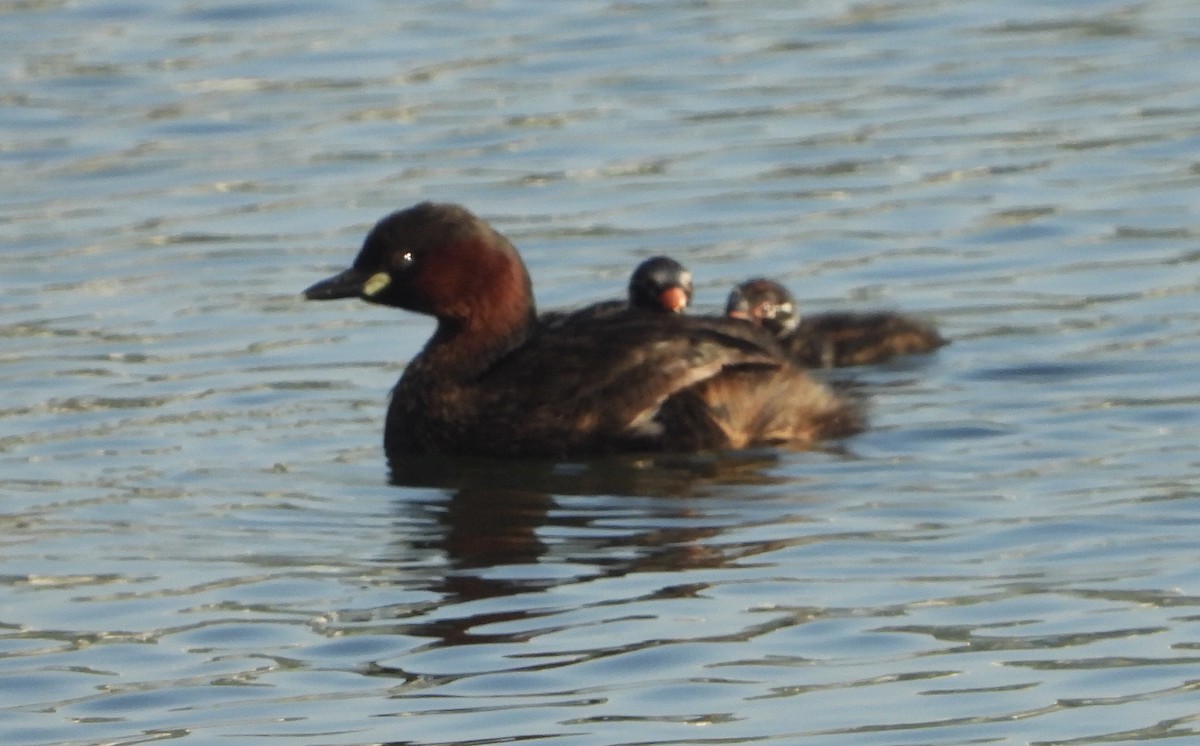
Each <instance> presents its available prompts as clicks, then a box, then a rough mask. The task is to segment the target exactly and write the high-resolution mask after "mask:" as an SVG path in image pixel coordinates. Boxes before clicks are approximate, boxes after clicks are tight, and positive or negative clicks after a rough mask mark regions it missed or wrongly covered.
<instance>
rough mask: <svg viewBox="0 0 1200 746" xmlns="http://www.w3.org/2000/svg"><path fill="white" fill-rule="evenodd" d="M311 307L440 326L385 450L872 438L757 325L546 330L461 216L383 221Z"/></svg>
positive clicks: (501, 242) (609, 324) (492, 242)
mask: <svg viewBox="0 0 1200 746" xmlns="http://www.w3.org/2000/svg"><path fill="white" fill-rule="evenodd" d="M305 295H306V297H308V298H310V299H316V300H323V299H332V298H344V297H360V298H362V299H364V300H366V301H369V302H372V303H379V304H383V305H388V306H394V307H397V308H404V309H407V310H411V311H416V312H419V313H426V314H429V315H432V316H434V317H436V318H437V321H438V325H437V330H436V331H435V332H434V335H433V337H432V338H431V339H430V340H429V341H428V342H427V343H426V345H425V347H424V348H423V349H422V350H421V352H420V353H418V354H417V355H416V357H414V358H413V359H412V361H411V362H410V363H409V365H408V367H407V368H406V369H405V371H404V374H403V375H402V376H401V378H400V381H399V382H398V383H397V384H396V388H395V390H394V391H393V393H392V401H391V405H390V406H389V408H388V415H387V423H386V426H385V431H384V445H385V448H386V449H387V450H388V452H389V454H411V453H451V454H455V453H457V454H494V455H542V456H563V455H576V454H578V455H585V454H595V453H604V452H612V451H643V450H644V451H664V450H666V451H694V450H701V449H722V448H742V447H746V446H752V445H765V444H787V445H792V446H805V445H808V444H810V443H812V442H813V441H815V440H818V439H820V438H828V437H838V436H842V435H848V434H850V433H853V432H856V431H858V430H860V429H861V427H862V417H861V415H860V413H859V412H858V410H857V409H856V408H855V407H854V406H853V405H852V404H851V403H849V402H848V401H846V400H845V399H843V398H841V397H840V396H839V395H837V394H835V393H834V392H832V391H831V390H829V389H828V388H827V387H825V386H824V385H822V384H820V383H818V382H816V381H813V380H812V379H811V378H809V377H808V376H807V374H805V373H804V371H802V370H800V369H799V368H797V367H796V366H794V365H793V364H792V363H791V362H789V361H788V360H787V359H786V357H785V356H784V355H783V354H782V353H781V351H780V350H779V347H778V345H777V344H776V343H775V340H774V339H773V338H772V336H771V335H770V334H768V333H766V332H765V331H763V330H761V329H758V328H756V327H753V326H751V325H748V324H744V323H741V322H738V321H735V320H732V319H726V318H722V317H716V318H695V317H688V316H684V315H682V314H677V313H646V312H645V311H643V310H640V309H636V308H626V309H620V310H618V311H616V312H614V313H605V314H599V315H586V314H584V315H580V316H575V315H574V314H572V315H569V316H567V317H565V318H563V319H561V320H560V322H558V323H555V324H552V325H551V324H545V323H539V322H538V320H537V315H536V309H535V307H534V302H533V295H532V293H531V286H530V281H529V276H528V274H527V272H526V270H525V266H524V264H523V263H522V262H521V258H520V256H519V255H518V253H517V251H516V249H515V248H514V247H513V245H512V244H511V243H509V241H508V240H507V239H506V238H504V236H502V235H500V234H499V233H497V232H496V231H494V230H493V229H492V228H491V227H490V226H489V225H488V224H487V223H486V222H484V221H483V220H480V219H479V218H477V217H476V216H474V215H473V214H471V213H470V212H468V211H467V210H466V209H465V208H462V207H460V206H457V205H450V204H431V203H422V204H419V205H416V206H415V207H411V208H409V209H407V210H401V211H399V212H396V213H393V214H391V215H389V216H387V217H385V218H384V219H383V220H381V221H380V222H379V223H378V224H377V225H376V226H375V228H374V229H372V231H371V232H370V234H369V235H368V236H367V238H366V241H365V243H364V245H363V249H362V251H361V252H360V253H359V255H358V257H357V258H356V259H355V260H354V265H353V266H352V267H351V268H350V269H349V270H346V271H345V272H342V273H341V274H339V275H336V276H335V277H332V278H330V279H328V280H325V281H323V282H319V283H317V284H316V285H313V286H312V287H310V288H309V289H308V290H306V291H305Z"/></svg>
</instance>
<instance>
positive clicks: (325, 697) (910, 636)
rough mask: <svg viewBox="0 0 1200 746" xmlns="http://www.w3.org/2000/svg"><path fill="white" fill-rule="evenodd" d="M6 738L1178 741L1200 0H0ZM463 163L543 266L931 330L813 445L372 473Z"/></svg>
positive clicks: (1187, 605)
mask: <svg viewBox="0 0 1200 746" xmlns="http://www.w3.org/2000/svg"><path fill="white" fill-rule="evenodd" d="M0 49H2V50H3V51H2V52H0V81H2V86H0V100H2V101H3V106H0V385H2V386H3V389H4V391H5V392H7V396H6V397H5V398H4V401H3V403H0V527H2V528H0V542H2V543H0V682H2V683H3V691H4V696H3V697H2V698H0V742H3V743H5V744H23V745H29V746H47V745H49V744H70V745H72V746H74V745H81V744H141V743H149V742H155V741H171V740H174V741H181V742H183V743H186V744H202V743H204V744H207V743H214V744H215V743H220V744H229V743H239V744H240V743H268V742H275V743H297V744H300V743H303V744H331V745H332V744H339V745H340V744H379V743H393V744H413V745H415V744H421V745H427V746H432V745H433V744H445V745H449V744H455V745H456V746H467V745H469V744H470V745H475V744H500V743H526V742H529V743H545V744H555V746H560V745H561V746H576V745H578V746H584V745H586V746H601V745H604V746H609V745H611V746H617V745H630V746H632V745H633V744H638V745H639V746H641V745H646V744H654V745H655V746H658V745H662V744H745V743H780V744H793V743H803V744H855V745H856V746H857V745H859V744H881V745H882V744H886V745H888V746H893V745H896V744H968V743H970V744H978V743H995V744H1067V743H1069V744H1089V743H1112V742H1137V741H1149V740H1152V739H1154V740H1157V739H1176V742H1181V743H1182V742H1190V738H1195V737H1197V735H1198V733H1200V725H1198V723H1200V705H1198V704H1197V702H1198V701H1200V700H1197V697H1196V692H1195V690H1196V687H1197V682H1198V681H1200V625H1198V620H1200V543H1198V542H1197V539H1196V535H1197V527H1198V525H1200V504H1198V501H1197V494H1198V485H1200V479H1198V474H1200V468H1198V465H1200V459H1198V458H1197V455H1196V453H1197V450H1196V445H1197V442H1198V441H1197V434H1198V433H1200V385H1198V384H1200V374H1197V372H1196V362H1197V361H1198V360H1200V331H1197V330H1198V329H1200V323H1198V322H1200V310H1198V309H1200V302H1198V301H1200V298H1198V296H1200V275H1198V273H1197V269H1198V267H1200V241H1198V238H1200V229H1198V228H1197V226H1200V214H1198V210H1200V207H1198V206H1200V155H1198V154H1200V116H1198V114H1200V64H1197V61H1198V60H1200V5H1197V4H1195V3H1193V2H1191V0H1142V1H1141V2H1131V1H1129V0H1114V1H1112V2H1109V1H1108V0H1088V1H1083V0H1059V1H1058V2H1044V1H1039V2H1034V1H1033V0H1017V1H1016V2H1008V3H990V2H983V1H982V0H956V1H954V2H951V1H950V0H928V1H924V0H922V1H919V2H908V3H869V2H771V1H769V0H742V1H740V2H707V3H692V2H653V3H649V2H647V3H638V2H586V1H584V0H566V1H564V2H557V3H535V2H530V1H528V0H525V1H519V0H516V1H514V2H470V3H447V2H438V3H434V2H426V3H382V2H372V3H356V4H345V3H326V2H271V1H269V0H268V1H264V2H258V3H250V4H247V3H195V2H185V1H183V0H162V1H160V0H155V1H154V2H149V1H146V2H137V1H130V2H119V3H112V2H99V1H94V2H93V1H88V0H83V1H80V2H58V1H56V0H30V1H29V2H6V3H0ZM423 199H439V200H451V201H456V202H461V203H463V204H466V205H467V206H469V207H470V208H471V209H473V210H474V211H476V212H477V213H479V214H480V215H482V216H484V217H486V218H487V219H488V220H489V221H491V222H492V223H493V224H494V225H495V226H496V227H497V228H498V229H499V230H501V231H503V232H504V233H506V234H507V235H508V236H510V237H511V238H512V239H513V241H514V242H515V243H516V244H517V245H518V246H519V247H520V248H521V251H522V253H523V255H524V257H525V259H526V261H527V263H528V265H529V267H530V270H531V273H532V275H533V279H534V283H535V288H536V292H537V297H538V302H539V304H540V305H541V306H542V307H543V308H551V307H556V306H564V305H576V304H581V303H585V302H590V301H594V300H598V299H602V298H608V297H612V296H614V295H618V294H620V292H621V289H622V287H623V284H624V281H625V278H626V277H627V274H628V272H629V270H630V269H631V268H632V267H633V266H634V265H635V264H636V263H637V261H639V260H640V259H641V258H644V257H646V256H649V255H652V254H656V253H669V254H672V255H674V256H676V257H677V258H679V259H681V260H683V261H684V262H686V263H687V264H688V265H689V267H690V268H691V269H692V271H693V273H694V274H695V276H696V279H697V301H698V305H699V306H700V307H701V308H702V309H709V310H711V309H713V308H716V307H717V306H719V305H720V303H721V302H722V301H723V299H724V296H725V293H726V292H727V290H728V288H729V286H730V285H731V284H732V283H733V282H735V281H737V280H740V279H744V278H746V277H748V276H752V275H759V274H766V275H772V276H776V277H778V278H780V279H781V280H783V281H784V282H786V283H787V284H788V285H789V286H790V287H791V288H792V290H793V291H794V292H795V293H796V294H797V296H798V297H799V298H800V299H801V302H802V304H803V306H804V307H805V308H808V309H820V310H826V309H835V308H836V309H871V308H888V309H899V310H903V311H905V312H911V313H916V314H919V315H922V316H925V317H927V318H929V319H931V320H933V321H935V322H936V323H937V324H938V326H939V327H940V328H941V329H942V331H943V332H944V333H945V334H946V335H947V336H949V337H951V338H952V339H953V340H954V342H953V344H952V345H950V346H949V347H947V348H945V349H943V350H941V351H939V352H938V353H937V354H935V355H931V356H925V357H918V358H910V359H904V360H899V361H896V362H894V363H890V364H888V365H885V366H877V367H873V368H866V369H859V370H855V371H844V372H841V373H839V374H838V377H839V378H843V379H848V380H851V381H853V382H854V383H855V385H856V386H857V387H858V388H859V389H860V390H862V391H863V392H864V393H865V395H866V396H867V398H868V405H869V409H870V416H871V420H872V428H871V430H870V431H868V432H867V433H865V434H863V435H861V436H857V437H855V438H852V439H850V440H848V441H846V442H845V443H842V444H839V446H838V447H835V448H831V449H829V450H825V451H819V452H813V453H773V452H757V453H750V454H727V455H719V456H706V457H703V458H698V459H691V460H681V461H676V462H670V463H659V464H652V463H644V462H640V461H637V460H629V459H614V460H605V461H600V462H582V463H566V464H540V463H512V464H495V463H486V462H485V463H471V464H458V465H456V467H455V468H454V469H453V470H451V471H450V472H447V470H446V469H440V468H435V466H430V465H425V466H426V467H428V468H423V469H418V470H416V471H414V472H410V473H407V474H406V475H405V476H404V478H402V479H400V480H399V482H400V483H399V484H392V483H389V477H388V470H387V467H386V465H385V463H384V459H383V455H382V452H381V448H380V441H381V430H382V421H383V413H384V409H385V406H386V395H387V391H388V389H389V387H390V386H391V385H392V384H393V383H394V381H395V380H396V378H397V377H398V376H399V374H400V371H401V370H402V369H403V366H404V363H405V362H406V361H407V359H408V358H409V357H411V355H413V354H414V353H415V352H416V350H418V349H419V348H420V345H421V344H422V343H423V342H424V340H425V339H426V338H427V337H428V335H429V333H430V331H431V328H432V324H431V322H430V321H429V320H428V319H425V318H423V317H418V316H414V315H411V314H404V313H400V312H397V311H394V310H389V309H382V308H378V307H370V306H367V305H366V304H361V303H356V302H351V301H346V302H343V303H322V304H315V303H305V302H304V301H303V300H301V299H300V297H299V291H300V290H301V289H303V288H304V287H307V286H308V285H309V284H311V283H312V282H314V281H316V280H318V279H321V278H322V277H325V276H326V275H327V274H329V273H330V272H331V271H332V270H334V269H337V268H339V267H341V266H344V265H345V264H346V263H347V262H348V261H349V260H350V259H351V258H352V257H353V255H354V253H355V251H356V250H357V248H358V245H359V242H361V240H362V237H363V235H364V234H365V232H366V230H367V229H368V228H369V227H370V226H371V225H372V224H373V223H374V221H375V220H377V219H378V218H379V217H381V216H382V215H384V214H385V213H387V212H389V211H391V210H394V209H397V208H399V207H404V206H407V205H409V204H412V203H414V202H417V201H420V200H423Z"/></svg>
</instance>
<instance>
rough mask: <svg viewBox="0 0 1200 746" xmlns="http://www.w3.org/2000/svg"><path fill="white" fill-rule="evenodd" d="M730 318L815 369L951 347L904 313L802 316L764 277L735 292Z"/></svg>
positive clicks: (784, 291)
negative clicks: (759, 332) (769, 335)
mask: <svg viewBox="0 0 1200 746" xmlns="http://www.w3.org/2000/svg"><path fill="white" fill-rule="evenodd" d="M725 313H726V314H727V315H728V316H730V317H732V318H737V319H742V320H745V321H750V322H752V323H754V324H757V325H759V326H762V327H763V328H764V329H766V330H767V331H769V332H771V333H772V334H774V335H775V337H776V338H777V339H778V340H779V344H780V345H782V346H783V348H784V349H785V350H786V351H787V353H788V355H790V356H791V358H792V360H793V361H795V362H796V363H797V364H799V365H803V366H805V367H810V368H839V367H844V366H850V365H870V364H872V363H881V362H884V361H885V360H889V359H891V358H893V357H896V356H897V355H911V354H916V353H923V352H932V351H933V350H936V349H937V348H939V347H941V346H943V345H946V344H949V342H948V340H946V339H945V338H944V337H942V335H941V334H939V333H938V331H937V329H935V328H934V327H933V326H931V325H929V324H927V323H925V322H923V321H919V320H917V319H915V318H913V317H911V316H906V315H904V314H900V313H892V312H888V311H867V312H854V311H845V312H842V311H831V312H826V313H819V314H813V315H810V316H801V315H799V314H798V313H797V310H796V301H795V299H794V298H793V297H792V294H791V293H790V292H788V290H787V288H785V287H783V286H782V285H780V284H779V283H777V282H775V281H774V280H768V279H763V278H758V279H754V280H749V281H747V282H743V283H742V284H740V285H738V286H737V287H735V288H734V289H733V291H732V292H731V293H730V294H729V300H728V301H727V303H726V304H725Z"/></svg>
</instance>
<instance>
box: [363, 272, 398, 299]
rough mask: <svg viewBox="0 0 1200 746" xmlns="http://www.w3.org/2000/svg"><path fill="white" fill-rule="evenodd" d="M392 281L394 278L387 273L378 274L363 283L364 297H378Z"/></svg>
mask: <svg viewBox="0 0 1200 746" xmlns="http://www.w3.org/2000/svg"><path fill="white" fill-rule="evenodd" d="M391 281H392V277H391V275H389V274H388V273H387V272H376V273H375V274H373V275H371V276H370V277H368V278H367V281H366V282H364V283H363V295H366V296H368V297H369V296H373V295H378V294H379V293H381V292H383V289H384V288H385V287H387V286H388V283H390V282H391Z"/></svg>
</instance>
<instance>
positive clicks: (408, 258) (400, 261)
mask: <svg viewBox="0 0 1200 746" xmlns="http://www.w3.org/2000/svg"><path fill="white" fill-rule="evenodd" d="M412 264H413V253H412V252H411V251H406V252H404V253H403V254H401V255H400V256H399V258H397V259H396V269H399V270H404V269H408V268H409V267H411V266H412Z"/></svg>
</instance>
